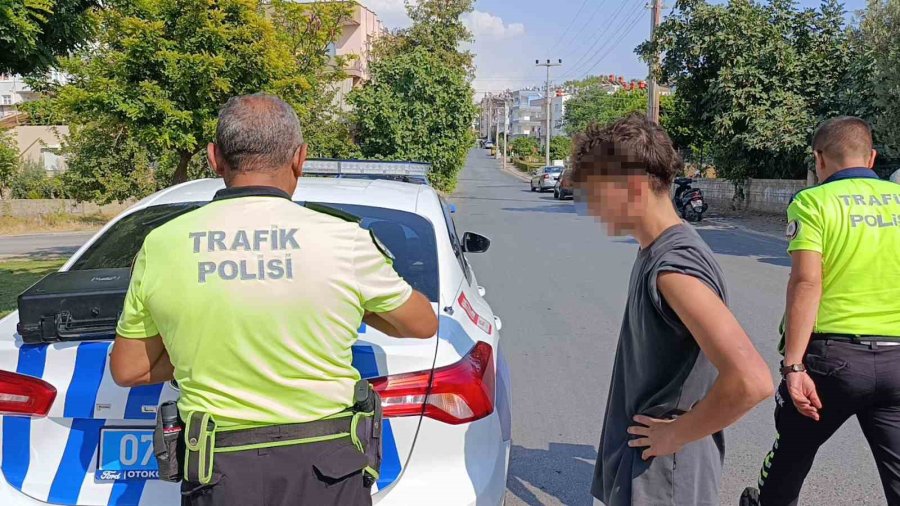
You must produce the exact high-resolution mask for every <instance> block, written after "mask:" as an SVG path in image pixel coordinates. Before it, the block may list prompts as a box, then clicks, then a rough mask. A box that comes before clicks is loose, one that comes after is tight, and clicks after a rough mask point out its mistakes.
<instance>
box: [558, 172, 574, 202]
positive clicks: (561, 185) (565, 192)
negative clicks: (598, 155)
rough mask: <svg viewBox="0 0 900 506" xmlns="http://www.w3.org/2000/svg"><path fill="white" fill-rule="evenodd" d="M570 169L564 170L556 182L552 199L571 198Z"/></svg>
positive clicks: (572, 186)
mask: <svg viewBox="0 0 900 506" xmlns="http://www.w3.org/2000/svg"><path fill="white" fill-rule="evenodd" d="M573 188H574V185H573V182H572V169H565V170H563V171H562V174H560V175H559V178H557V180H556V186H554V187H553V198H555V199H558V200H563V199H565V198H566V197H572V196H573Z"/></svg>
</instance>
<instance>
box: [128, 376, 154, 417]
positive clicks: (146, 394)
mask: <svg viewBox="0 0 900 506" xmlns="http://www.w3.org/2000/svg"><path fill="white" fill-rule="evenodd" d="M162 389H163V384H162V383H160V384H158V385H147V386H141V387H133V388H132V389H131V391H130V392H128V400H127V401H126V402H125V418H127V419H129V420H155V419H156V412H154V411H151V412H149V413H148V412H145V411H144V406H152V407H154V408H155V407H156V406H158V405H159V396H160V393H162Z"/></svg>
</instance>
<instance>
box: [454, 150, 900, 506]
mask: <svg viewBox="0 0 900 506" xmlns="http://www.w3.org/2000/svg"><path fill="white" fill-rule="evenodd" d="M486 153H487V152H486V151H484V150H473V151H472V152H471V153H470V155H469V160H468V164H467V167H466V169H465V170H464V172H463V173H462V175H461V179H460V183H459V187H458V190H457V192H456V193H455V194H454V195H453V196H452V198H451V200H452V201H454V202H455V203H456V204H457V207H458V212H457V214H456V218H455V219H456V222H457V228H459V229H461V230H460V232H462V231H473V232H479V233H483V234H485V235H487V236H488V237H490V238H491V239H492V241H493V245H492V246H491V249H490V251H488V252H487V253H485V254H481V255H470V260H471V262H472V264H473V267H474V269H475V271H476V275H477V277H478V281H479V284H481V285H483V286H484V287H485V288H486V289H487V299H488V301H489V302H490V303H491V305H492V307H493V308H494V311H495V312H496V313H497V315H498V316H500V317H501V318H502V320H503V330H502V332H501V333H502V336H503V337H502V340H503V341H502V346H503V348H504V352H505V354H506V357H507V359H508V360H509V364H510V369H511V375H512V389H513V399H512V401H513V404H512V409H513V449H512V462H511V465H510V476H509V482H508V489H509V490H508V493H507V504H513V505H521V504H527V505H530V506H534V505H539V504H573V505H590V504H591V503H592V501H591V499H590V494H589V490H590V482H591V478H592V475H593V468H594V459H595V458H596V452H597V450H596V449H597V443H598V441H599V439H600V430H601V416H602V413H603V410H604V408H605V405H606V394H607V391H608V389H609V377H610V373H611V369H612V363H613V356H614V353H615V347H616V340H617V338H618V330H619V326H620V323H621V317H622V311H623V308H624V304H625V292H626V290H627V281H628V274H629V272H630V270H631V265H632V262H633V260H634V256H635V254H636V252H637V244H636V243H635V242H634V241H633V240H631V239H628V238H606V237H605V236H604V233H603V228H602V226H601V225H599V224H597V223H596V222H594V221H593V220H592V219H591V218H588V217H582V216H578V215H577V214H575V212H574V210H573V206H572V203H571V202H569V201H566V202H559V201H556V200H553V196H552V194H550V193H545V194H537V193H531V192H530V191H529V188H528V183H523V182H521V181H519V180H518V179H516V178H515V177H513V176H511V175H509V174H506V173H504V172H501V171H500V170H499V168H498V165H497V162H496V161H494V160H493V159H491V158H489V157H488V156H487V154H486ZM698 228H699V229H700V233H701V235H702V236H703V238H704V239H705V240H706V241H707V242H708V243H709V244H710V246H711V247H712V249H713V250H714V251H715V252H716V253H717V257H718V260H719V262H720V263H721V264H722V267H723V268H724V270H725V273H726V274H727V276H728V283H729V285H728V288H729V292H730V297H731V305H732V310H733V311H734V312H735V314H736V315H737V317H738V319H739V320H740V321H741V323H742V324H743V325H744V328H745V329H746V330H747V332H748V333H749V334H750V336H751V337H752V338H753V340H754V342H755V343H756V346H757V348H758V349H760V351H761V352H762V354H763V356H764V357H765V358H766V360H767V362H768V363H769V365H771V366H772V370H773V371H775V369H776V366H777V364H778V355H777V353H776V351H775V349H776V341H777V337H776V330H777V325H778V322H779V320H780V318H781V314H782V311H783V308H784V289H785V283H786V281H787V277H788V266H789V261H788V258H787V256H786V254H785V253H784V249H785V243H784V242H782V241H780V240H778V239H773V238H770V237H767V236H762V235H757V234H753V233H750V232H746V231H741V230H738V229H734V228H731V227H728V226H727V225H723V224H709V225H703V226H701V227H698ZM773 374H774V372H773ZM773 407H774V400H768V401H766V402H764V403H763V404H762V405H761V406H760V407H758V408H757V409H756V410H755V411H753V412H752V413H751V414H750V415H748V416H747V417H746V418H745V419H744V420H742V421H741V422H739V423H738V424H737V425H736V426H735V427H733V428H731V429H729V430H728V431H727V432H726V451H727V458H726V463H725V473H724V478H723V482H722V489H721V490H722V494H721V503H722V504H737V499H738V496H739V495H740V492H741V491H742V490H743V489H744V487H745V486H749V485H755V483H756V479H757V476H758V473H759V468H760V464H761V462H762V459H763V458H764V456H765V454H766V453H767V452H768V451H769V449H770V448H771V446H772V442H773V439H774V436H775V432H774V430H775V429H774V424H773V421H772V411H773ZM825 409H828V407H827V406H825ZM801 502H802V503H803V504H822V505H825V504H828V505H849V504H853V505H876V504H884V503H885V500H884V495H883V493H882V491H881V485H880V482H879V481H878V477H877V471H876V469H875V464H874V461H873V460H872V457H871V455H870V454H869V450H868V447H867V446H866V443H865V440H864V439H863V436H862V433H861V432H860V430H859V426H858V424H857V423H856V422H855V421H850V422H848V423H847V424H846V425H845V426H844V427H843V428H842V429H841V430H840V431H838V432H837V434H835V436H834V437H833V438H832V440H831V441H829V442H828V443H827V444H826V445H825V446H824V447H823V448H822V449H821V451H820V453H819V456H818V458H817V460H816V464H815V466H814V467H813V470H812V472H811V473H810V477H809V478H808V480H807V481H806V485H805V487H804V491H803V495H802V496H801Z"/></svg>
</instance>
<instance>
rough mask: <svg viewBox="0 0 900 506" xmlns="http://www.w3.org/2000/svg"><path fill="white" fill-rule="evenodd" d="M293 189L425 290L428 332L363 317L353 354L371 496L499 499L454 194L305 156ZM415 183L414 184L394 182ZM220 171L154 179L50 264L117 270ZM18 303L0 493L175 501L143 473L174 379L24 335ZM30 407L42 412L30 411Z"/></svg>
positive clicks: (488, 355)
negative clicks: (436, 323) (134, 383)
mask: <svg viewBox="0 0 900 506" xmlns="http://www.w3.org/2000/svg"><path fill="white" fill-rule="evenodd" d="M306 171H307V175H319V176H337V177H304V178H303V180H302V181H301V184H300V185H299V187H298V189H297V192H296V193H295V195H294V200H295V201H297V202H298V205H302V204H304V203H316V204H320V205H326V206H329V207H332V208H334V209H337V210H340V211H344V212H348V213H350V214H353V215H355V216H357V217H359V218H360V220H361V221H360V223H361V226H363V227H365V228H369V229H372V230H374V231H375V233H376V234H377V236H378V237H379V238H380V239H381V241H382V242H383V243H384V244H385V245H386V246H387V247H388V249H389V250H390V251H391V252H392V254H393V255H394V257H396V260H395V263H394V265H395V268H396V269H397V271H398V272H399V273H400V274H401V275H402V276H403V277H404V278H405V279H406V280H407V281H408V282H410V283H411V284H412V285H413V286H414V287H415V288H416V289H417V290H419V291H421V292H422V293H423V294H425V295H426V296H428V297H429V298H430V299H431V301H432V303H433V304H434V307H435V310H436V311H438V313H439V318H440V330H439V335H438V336H436V337H434V338H431V339H427V340H415V339H393V338H389V337H387V336H385V335H383V334H381V333H379V332H378V331H376V330H374V329H372V328H367V327H366V326H365V325H363V326H362V327H361V328H360V329H359V341H358V342H357V344H356V345H355V346H354V349H353V357H354V365H355V366H356V367H357V369H359V371H360V372H361V373H362V375H363V377H365V378H368V379H370V381H371V382H372V383H373V385H374V386H375V388H376V389H377V390H378V391H379V392H380V393H381V396H382V398H383V404H384V413H385V417H386V420H385V423H384V437H383V456H384V457H383V464H382V469H381V476H380V478H379V480H378V482H377V484H376V486H375V487H373V494H374V502H375V503H376V504H378V505H381V506H393V505H404V506H407V505H413V504H448V505H451V504H452V505H466V504H476V503H477V504H479V505H481V504H502V502H503V497H504V491H505V488H506V476H507V470H508V463H509V451H510V408H509V398H510V395H509V385H510V383H509V375H508V370H507V367H506V363H505V361H504V358H503V355H502V353H501V349H500V336H499V331H500V327H501V322H500V320H499V319H497V318H496V317H495V316H494V313H493V311H492V310H491V308H490V306H489V305H488V304H487V302H486V301H485V300H484V298H483V295H484V289H483V288H481V287H480V286H479V285H478V281H477V279H476V277H475V273H474V272H473V271H472V268H471V267H470V265H469V262H468V261H467V259H466V255H467V254H473V253H478V252H482V251H485V250H486V249H487V247H488V245H489V241H488V240H487V239H486V238H484V237H481V236H479V235H477V234H470V233H466V234H462V235H461V236H460V235H459V234H458V233H457V230H456V228H455V226H454V223H453V218H452V213H453V210H454V209H453V206H452V205H450V204H448V203H447V202H446V201H444V200H443V199H442V198H441V197H440V196H439V195H438V194H437V192H435V191H434V189H432V188H431V187H430V186H428V185H426V184H420V183H421V181H422V180H424V177H425V168H424V167H422V166H421V165H417V164H405V163H375V162H357V163H348V162H340V163H338V162H336V161H310V162H309V164H308V165H307V167H306ZM402 181H413V182H402ZM222 187H223V182H222V180H221V179H206V180H198V181H191V182H188V183H184V184H181V185H178V186H175V187H172V188H168V189H166V190H163V191H160V192H158V193H156V194H154V195H152V196H150V197H147V198H146V199H144V200H142V201H141V202H139V203H138V204H136V205H135V206H133V207H131V208H130V209H128V210H127V211H125V212H124V213H123V214H122V215H120V216H119V217H117V218H116V219H115V220H113V221H112V222H110V223H109V224H108V225H106V226H105V227H104V228H103V230H101V231H100V232H99V233H97V234H96V235H95V236H94V237H93V238H92V239H91V240H90V241H88V243H87V244H85V245H84V246H83V247H82V248H81V249H80V250H79V251H78V252H76V253H75V255H74V256H73V257H72V258H71V259H69V261H68V262H66V264H65V265H64V266H63V267H62V269H61V270H63V271H66V270H80V269H98V268H115V267H127V266H128V265H130V262H131V259H132V257H133V256H134V255H135V254H136V252H137V251H138V249H139V248H140V245H141V243H142V241H143V238H144V237H145V236H146V235H147V233H148V232H149V231H150V230H152V229H153V228H154V227H157V226H159V225H161V224H162V223H165V222H166V221H168V220H170V219H172V218H174V217H175V216H178V215H180V214H182V213H184V212H188V211H190V210H191V209H194V208H196V207H198V206H201V205H203V204H204V203H206V202H209V201H210V200H211V199H212V198H213V195H214V194H215V192H216V191H217V190H219V189H221V188H222ZM17 322H18V318H17V313H12V314H11V315H9V316H7V317H6V318H4V319H2V320H0V413H4V415H3V416H0V470H2V474H3V479H0V504H2V505H4V506H25V505H39V504H60V505H91V506H99V505H164V504H177V503H178V501H179V500H180V499H179V489H178V485H174V484H171V483H166V482H162V481H160V480H158V479H155V477H156V476H158V473H157V471H156V469H155V467H156V466H155V464H156V463H155V458H154V457H153V454H152V447H151V439H152V438H151V433H152V426H153V423H154V419H155V412H156V409H157V406H158V405H159V404H160V403H161V402H164V401H167V400H173V399H176V398H177V397H178V390H177V385H173V384H165V385H155V386H144V387H136V388H130V389H129V388H121V387H118V386H117V385H116V384H115V383H114V382H113V379H112V377H111V376H110V373H109V368H108V364H107V361H108V355H109V349H110V346H111V341H109V340H93V341H73V342H68V341H65V340H62V341H59V342H51V343H47V344H36V345H23V342H22V338H21V336H20V335H18V334H17V332H16V324H17ZM42 415H43V416H42Z"/></svg>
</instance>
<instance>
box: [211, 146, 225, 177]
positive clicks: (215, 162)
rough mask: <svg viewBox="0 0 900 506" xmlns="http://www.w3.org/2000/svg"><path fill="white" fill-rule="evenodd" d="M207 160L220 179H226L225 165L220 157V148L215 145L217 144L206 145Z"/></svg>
mask: <svg viewBox="0 0 900 506" xmlns="http://www.w3.org/2000/svg"><path fill="white" fill-rule="evenodd" d="M206 159H207V160H208V161H209V166H210V168H211V169H212V170H213V172H215V173H216V174H218V175H219V177H223V178H224V177H225V164H224V163H222V161H221V160H220V157H219V148H218V147H217V146H216V145H215V143H212V142H210V143H209V144H207V145H206Z"/></svg>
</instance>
